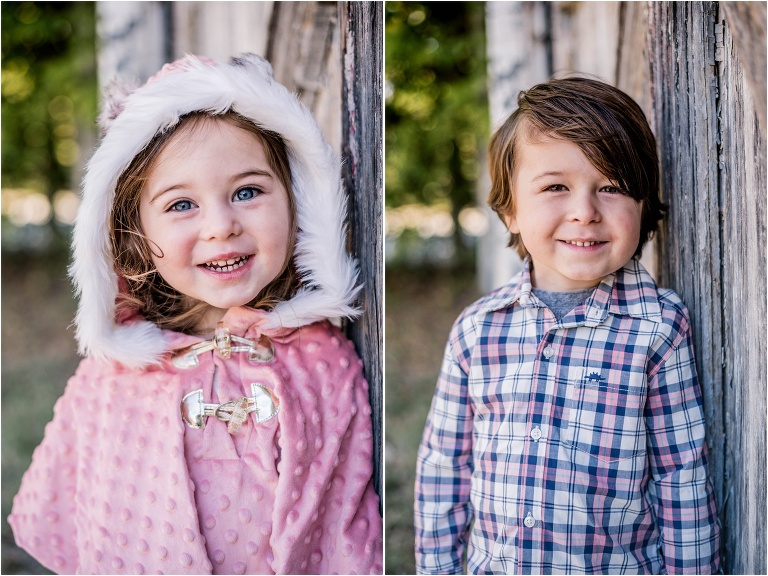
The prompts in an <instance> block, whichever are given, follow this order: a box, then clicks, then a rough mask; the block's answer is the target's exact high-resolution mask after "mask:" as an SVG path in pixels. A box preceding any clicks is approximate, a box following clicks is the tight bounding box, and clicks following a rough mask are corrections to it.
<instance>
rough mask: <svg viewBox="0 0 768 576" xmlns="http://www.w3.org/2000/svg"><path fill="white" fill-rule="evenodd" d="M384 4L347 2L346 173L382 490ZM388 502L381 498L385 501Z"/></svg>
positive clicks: (343, 9) (355, 330)
mask: <svg viewBox="0 0 768 576" xmlns="http://www.w3.org/2000/svg"><path fill="white" fill-rule="evenodd" d="M382 8H383V4H382V3H378V2H340V3H339V13H340V20H341V23H342V38H344V39H345V41H344V49H343V50H344V53H343V72H344V84H343V100H344V109H345V110H346V114H344V116H343V131H342V135H343V141H344V147H343V157H344V158H345V159H346V162H345V164H344V181H345V183H346V188H347V190H349V194H350V206H349V214H350V218H349V220H350V227H351V249H352V253H353V254H354V256H355V258H357V261H358V263H359V265H360V277H361V279H362V281H363V282H364V285H363V289H362V291H361V298H360V305H361V307H362V309H363V317H362V319H361V321H359V322H355V323H354V324H353V325H352V326H351V331H350V335H351V337H352V340H353V341H354V342H355V345H356V346H357V350H358V352H359V353H360V356H361V357H362V358H363V363H364V364H365V372H366V378H367V379H368V383H369V385H370V394H369V395H370V400H371V408H372V409H373V437H374V446H373V449H374V474H375V486H376V492H378V493H379V494H382V486H383V484H382V478H383V469H382V465H381V464H382V443H383V442H382V440H381V439H382V438H383V437H384V436H383V420H382V414H383V410H384V397H383V391H384V378H383V371H382V370H383V367H382V363H383V357H384V355H383V351H384V332H383V320H384V316H383V312H384V311H383V305H384V299H383V297H384V270H383V263H382V255H383V250H384V243H383V221H382V219H383V212H382V207H383V197H382V191H383V189H384V180H383V157H382V153H383V148H382V143H383V134H382V121H383V110H382V106H381V103H382V94H383V92H382V88H383V84H382V82H383V77H382V74H383V69H382V58H383V53H384V47H383V33H384V28H383V21H384V15H383V10H382ZM381 508H382V506H381V504H380V509H381Z"/></svg>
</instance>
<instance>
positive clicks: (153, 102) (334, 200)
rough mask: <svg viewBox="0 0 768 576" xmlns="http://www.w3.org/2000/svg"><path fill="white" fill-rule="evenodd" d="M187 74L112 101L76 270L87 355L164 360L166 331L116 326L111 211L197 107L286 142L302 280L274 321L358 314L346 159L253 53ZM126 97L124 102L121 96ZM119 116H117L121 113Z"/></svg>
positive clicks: (78, 240) (82, 217) (86, 191)
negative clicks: (134, 171) (130, 175)
mask: <svg viewBox="0 0 768 576" xmlns="http://www.w3.org/2000/svg"><path fill="white" fill-rule="evenodd" d="M187 59H188V60H187V62H186V63H185V68H186V69H185V70H177V71H175V72H172V73H168V74H167V75H162V76H159V77H156V78H155V79H153V80H152V81H151V82H149V83H147V84H145V85H144V86H141V87H140V88H137V89H135V90H133V91H132V92H128V91H127V90H126V91H123V93H122V94H121V93H120V92H119V91H118V92H117V93H116V94H117V95H116V96H115V98H114V99H110V100H109V102H108V106H109V108H110V110H113V111H117V112H118V113H117V115H116V116H115V115H114V114H113V113H109V112H108V113H105V116H106V117H108V119H110V120H111V123H110V124H109V126H108V127H107V130H106V134H105V136H104V139H103V140H102V142H101V145H100V146H99V148H98V149H97V150H96V152H95V153H94V155H93V157H92V158H91V160H90V162H89V163H88V168H87V171H86V176H85V179H84V181H83V199H82V203H81V206H80V210H79V212H78V215H77V219H76V221H75V229H74V241H73V252H74V260H73V264H72V266H71V268H70V274H71V276H72V278H73V281H74V284H75V289H76V293H77V295H78V296H79V306H78V311H77V316H76V318H75V325H76V327H77V339H78V342H79V349H80V352H81V353H82V354H91V355H94V356H97V357H100V358H104V359H109V360H116V361H119V362H120V363H122V364H124V365H126V366H131V367H137V366H144V365H147V364H151V363H155V362H158V361H159V360H160V358H161V356H162V355H163V354H164V353H165V352H166V344H165V341H164V339H163V336H162V334H161V332H160V330H159V329H158V328H157V327H156V326H155V325H154V324H150V323H149V322H140V323H137V324H132V325H125V326H119V325H116V324H115V322H114V318H115V299H116V297H117V295H118V278H117V275H116V273H115V271H114V257H113V255H112V250H111V241H110V238H109V217H110V213H111V209H112V203H113V201H114V195H115V185H116V183H117V179H118V177H119V175H120V174H121V173H122V172H123V170H125V168H127V167H128V165H129V164H130V162H131V160H132V159H133V158H134V156H136V154H138V153H139V152H140V151H141V150H142V149H143V148H144V146H146V144H147V143H149V141H150V140H151V139H152V138H153V137H154V135H155V134H157V133H158V132H159V131H161V130H165V129H167V128H169V127H172V126H174V125H175V124H176V123H177V122H178V120H179V117H180V116H183V115H184V114H187V113H190V112H194V111H199V110H202V111H209V112H211V113H214V114H215V113H222V112H225V111H227V110H229V109H233V110H235V111H236V112H238V113H240V114H241V115H243V116H245V117H247V118H249V119H251V120H253V121H254V122H256V123H258V124H259V125H260V126H262V127H263V128H265V129H267V130H271V131H273V132H277V133H278V134H280V135H281V136H282V138H283V140H284V141H285V144H286V147H287V149H288V157H289V163H290V168H291V175H292V184H293V189H294V194H295V196H296V205H297V218H298V226H299V235H298V237H297V241H296V250H295V255H296V258H295V261H296V264H297V268H298V271H299V274H301V275H302V278H303V284H302V288H301V289H300V290H299V292H298V293H297V294H296V295H295V297H294V298H292V299H291V300H289V301H286V302H281V303H280V304H278V305H277V306H276V307H275V309H274V310H273V311H272V312H271V313H270V315H269V320H268V322H269V325H270V327H279V326H283V327H298V326H303V325H306V324H310V323H312V322H316V321H318V320H322V319H333V318H337V317H342V316H347V317H351V316H355V315H357V314H358V313H359V311H358V310H357V309H356V308H355V307H354V299H355V297H356V294H357V292H358V290H359V289H360V287H359V286H357V285H356V284H357V267H356V264H355V262H354V261H353V260H352V258H351V257H350V256H349V255H348V254H347V252H346V249H345V243H346V242H345V241H346V225H345V220H346V197H345V195H344V191H343V189H342V185H341V165H340V163H339V160H338V158H337V157H336V155H335V154H334V153H333V151H332V149H331V147H330V146H329V145H328V144H327V143H326V142H325V140H324V139H323V136H322V133H321V132H320V129H319V127H318V126H317V123H316V122H315V119H314V118H313V117H312V115H311V114H310V112H309V111H308V110H307V109H306V108H305V107H304V105H302V104H301V103H300V102H299V100H298V99H297V98H296V96H295V95H293V94H291V93H290V92H288V90H287V89H286V88H285V87H284V86H282V85H281V84H278V83H277V82H275V80H274V79H273V78H272V69H271V67H270V65H269V63H267V62H266V61H265V60H263V59H261V58H259V57H258V56H255V55H243V56H240V57H238V58H235V59H233V60H232V61H231V62H230V63H229V64H222V63H217V64H215V65H209V64H206V63H203V62H201V61H199V60H197V59H196V58H194V57H187ZM121 98H123V100H121ZM113 116H114V117H113Z"/></svg>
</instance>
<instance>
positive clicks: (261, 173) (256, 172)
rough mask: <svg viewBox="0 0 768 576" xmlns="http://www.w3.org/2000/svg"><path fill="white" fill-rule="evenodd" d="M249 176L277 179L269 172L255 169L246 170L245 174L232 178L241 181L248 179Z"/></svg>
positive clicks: (241, 173)
mask: <svg viewBox="0 0 768 576" xmlns="http://www.w3.org/2000/svg"><path fill="white" fill-rule="evenodd" d="M248 176H266V177H267V178H274V177H275V176H274V175H273V174H272V172H270V171H269V170H263V169H260V168H254V169H253V170H246V171H245V172H240V174H235V175H234V176H232V180H233V181H234V180H241V179H243V178H247V177H248Z"/></svg>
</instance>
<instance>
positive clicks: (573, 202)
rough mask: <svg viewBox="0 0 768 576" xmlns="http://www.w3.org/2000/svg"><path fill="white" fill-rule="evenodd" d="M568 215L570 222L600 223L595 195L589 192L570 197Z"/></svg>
mask: <svg viewBox="0 0 768 576" xmlns="http://www.w3.org/2000/svg"><path fill="white" fill-rule="evenodd" d="M569 215H570V218H571V220H573V221H576V222H582V223H584V224H589V223H590V222H599V221H600V218H601V217H600V209H599V206H598V203H597V195H596V194H594V193H592V192H591V191H587V190H584V191H579V192H577V193H575V194H573V195H572V196H571V199H570V206H569Z"/></svg>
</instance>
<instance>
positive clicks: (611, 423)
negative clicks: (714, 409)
mask: <svg viewBox="0 0 768 576" xmlns="http://www.w3.org/2000/svg"><path fill="white" fill-rule="evenodd" d="M415 521H416V564H417V568H418V571H419V573H460V572H461V570H462V554H463V551H464V548H465V546H467V545H468V558H467V569H468V572H470V573H501V574H531V573H533V574H542V573H543V574H546V573H569V574H594V573H605V574H618V573H653V574H658V573H664V572H666V573H670V574H672V573H690V574H705V573H712V572H717V571H718V570H719V564H720V556H719V526H718V521H717V513H716V510H715V501H714V495H713V492H712V486H711V483H710V481H709V479H708V475H707V458H706V445H705V441H704V416H703V411H702V406H701V395H700V391H699V384H698V379H697V376H696V367H695V365H694V357H693V348H692V343H691V332H690V327H689V321H688V314H687V310H686V309H685V307H684V305H683V304H682V302H681V301H680V299H679V298H678V296H677V295H676V294H675V293H674V292H672V291H671V290H663V289H659V288H657V286H656V284H655V283H654V281H653V279H652V278H651V277H650V275H648V273H647V272H646V271H645V270H644V269H643V267H642V266H641V265H640V263H639V262H637V261H635V260H632V261H630V262H629V263H628V264H627V265H626V266H625V267H624V268H623V269H622V270H619V271H618V272H616V273H615V274H611V275H609V276H608V277H606V278H605V279H604V280H603V281H602V282H601V284H600V285H599V286H598V287H597V288H596V289H595V291H594V292H593V294H592V295H591V296H590V297H589V298H588V299H587V301H586V302H584V303H583V304H582V305H580V306H578V307H577V308H575V309H574V310H572V311H571V312H570V313H569V314H568V315H566V316H565V317H564V318H563V319H562V320H561V321H560V322H557V321H556V320H555V317H554V315H553V314H552V313H551V312H550V311H549V309H547V308H546V307H545V306H544V304H542V303H541V302H540V301H539V300H538V299H537V298H536V297H535V295H534V294H533V293H532V291H531V283H530V274H529V272H528V266H527V263H526V267H525V269H524V271H523V272H521V273H520V275H519V276H518V277H517V278H516V279H515V280H513V281H512V282H511V283H510V284H508V285H506V286H504V287H502V288H500V289H499V290H497V291H495V292H493V293H492V294H490V295H488V296H486V297H484V298H482V299H480V300H479V301H477V302H476V303H475V304H473V305H471V306H470V307H469V308H467V309H466V310H465V311H464V312H463V313H462V314H461V316H460V317H459V318H458V320H457V321H456V323H455V324H454V327H453V330H452V331H451V335H450V338H449V341H448V344H447V346H446V351H445V357H444V360H443V368H442V371H441V374H440V378H439V380H438V383H437V389H436V391H435V396H434V399H433V402H432V408H431V410H430V413H429V418H428V420H427V425H426V428H425V430H424V436H423V438H422V443H421V447H420V448H419V457H418V470H417V479H416V495H415ZM470 528H471V529H470Z"/></svg>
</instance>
